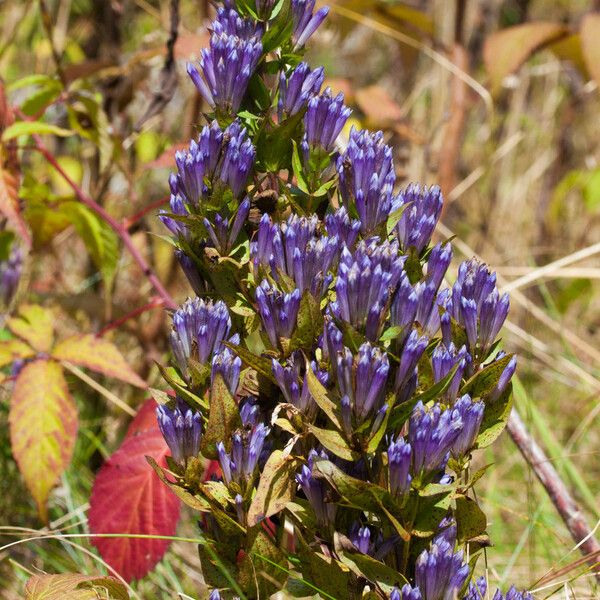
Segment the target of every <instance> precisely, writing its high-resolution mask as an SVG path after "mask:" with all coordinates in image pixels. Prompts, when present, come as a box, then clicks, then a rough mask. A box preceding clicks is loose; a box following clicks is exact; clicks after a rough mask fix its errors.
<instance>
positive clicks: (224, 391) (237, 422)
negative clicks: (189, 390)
mask: <svg viewBox="0 0 600 600" xmlns="http://www.w3.org/2000/svg"><path fill="white" fill-rule="evenodd" d="M241 426H242V421H241V419H240V412H239V410H238V407H237V404H236V402H235V400H234V399H233V397H232V395H231V393H230V392H229V389H228V388H227V385H226V384H225V381H223V377H222V376H221V375H220V374H218V375H217V376H216V378H215V380H214V381H213V382H212V386H211V389H210V412H209V415H208V425H207V426H206V432H205V433H204V436H203V437H202V454H203V455H204V456H205V457H206V458H217V450H216V445H217V443H218V442H223V443H224V444H225V446H226V447H227V446H230V445H231V434H232V433H233V431H234V430H235V429H237V428H238V427H241ZM229 449H230V448H229V447H228V450H229Z"/></svg>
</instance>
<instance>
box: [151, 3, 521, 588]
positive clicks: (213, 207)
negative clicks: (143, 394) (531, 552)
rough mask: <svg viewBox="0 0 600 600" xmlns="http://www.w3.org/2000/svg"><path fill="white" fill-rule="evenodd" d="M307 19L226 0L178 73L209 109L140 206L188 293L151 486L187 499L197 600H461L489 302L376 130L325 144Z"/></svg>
mask: <svg viewBox="0 0 600 600" xmlns="http://www.w3.org/2000/svg"><path fill="white" fill-rule="evenodd" d="M326 14H327V10H326V9H320V10H318V11H316V12H315V1H314V0H291V2H289V3H277V2H273V1H271V0H256V1H255V2H254V1H248V0H243V1H234V0H229V1H228V2H226V3H225V7H224V8H221V9H219V10H218V13H217V18H216V20H215V22H214V23H213V25H212V27H211V40H210V47H209V48H207V49H206V50H204V51H203V52H202V55H201V58H200V61H199V63H198V65H190V66H189V67H188V71H189V74H190V76H191V78H192V80H193V82H194V83H195V85H196V87H197V88H198V90H199V91H200V93H201V94H202V95H203V97H204V98H205V100H206V101H207V103H208V104H209V106H210V107H211V109H212V110H213V113H212V114H210V115H208V118H209V119H211V120H210V121H209V124H208V125H206V126H205V127H204V128H203V129H202V131H201V133H200V136H199V138H198V140H197V141H195V142H192V143H191V144H190V147H189V150H187V151H185V152H182V153H178V155H177V157H176V166H177V169H176V173H174V174H173V175H172V176H171V179H170V186H171V194H172V195H171V206H170V212H168V213H167V212H165V213H163V214H162V215H161V219H162V221H163V223H164V224H165V225H166V226H167V228H168V229H169V230H170V232H171V233H172V235H173V237H174V240H175V244H176V245H177V256H178V259H179V262H180V264H181V266H182V268H183V270H184V272H185V274H186V275H187V277H188V279H189V280H190V283H191V285H192V287H193V289H194V291H195V292H196V293H197V294H198V297H196V298H193V299H189V300H187V301H186V302H185V303H184V304H183V305H182V306H181V307H180V308H179V309H178V310H176V311H175V312H174V313H173V316H172V321H173V326H172V331H171V334H170V341H171V348H172V351H173V357H174V362H173V367H174V372H173V369H171V370H168V371H165V372H166V373H167V376H168V377H169V378H170V380H169V383H170V384H172V385H173V386H174V387H175V388H176V391H177V394H178V397H177V401H176V403H175V404H174V405H170V404H169V405H164V406H161V407H159V409H158V413H157V414H158V419H159V425H160V428H161V431H162V432H163V435H164V437H165V439H166V441H167V444H168V445H169V448H170V449H171V454H172V459H173V460H172V462H171V463H170V466H172V467H173V468H172V470H171V473H170V475H169V478H172V477H175V478H176V479H175V480H172V485H174V486H180V487H181V488H182V490H183V491H182V493H181V497H182V498H184V499H188V500H189V503H190V505H191V506H195V507H196V508H197V507H199V506H201V507H202V512H203V515H204V516H203V521H202V526H203V527H204V530H205V531H204V534H205V539H206V542H205V545H204V546H203V547H201V548H200V558H201V561H202V571H203V577H204V580H205V581H206V582H207V584H208V586H209V587H210V588H211V589H213V592H212V593H211V598H214V599H216V598H219V597H220V593H219V592H218V591H216V590H217V589H220V590H221V592H223V591H224V590H223V586H226V585H228V581H227V580H225V579H224V578H223V577H222V573H221V572H219V570H218V569H216V567H215V564H216V562H217V561H216V560H215V557H217V558H219V560H220V561H221V562H222V564H225V565H228V568H230V569H231V570H232V572H235V576H236V581H238V582H239V587H240V588H243V592H244V594H245V595H246V596H247V597H248V598H256V597H269V595H270V594H272V593H273V592H277V591H281V590H288V589H289V586H292V585H294V587H295V588H296V589H295V590H294V591H295V593H301V592H302V593H303V595H311V594H313V593H314V589H313V588H310V586H307V587H306V589H304V588H303V587H302V585H303V584H302V582H299V581H298V578H295V583H293V584H292V579H293V578H288V575H287V573H289V572H290V571H292V570H294V571H299V572H300V573H301V575H302V578H303V580H304V581H305V582H310V581H311V573H312V572H319V582H320V583H319V585H322V586H324V587H323V591H324V592H326V593H327V594H328V595H329V596H332V597H340V598H346V597H349V596H348V590H353V593H354V592H355V593H356V597H359V596H361V595H362V594H363V592H365V593H366V591H367V589H368V590H370V591H371V592H372V593H374V592H373V590H377V593H378V594H379V596H380V597H389V598H393V599H394V600H450V599H451V598H452V599H454V598H462V597H463V596H464V598H465V600H474V598H475V597H477V595H479V594H482V593H485V591H486V590H487V583H486V582H485V580H477V579H476V578H475V577H474V572H473V571H474V570H473V568H472V565H473V564H474V563H475V559H476V557H477V556H478V548H479V546H478V544H480V541H481V540H483V539H485V525H484V524H482V525H481V527H475V526H473V525H472V523H469V527H464V523H462V522H461V519H464V518H467V519H468V518H469V515H466V516H465V514H464V512H465V511H459V510H455V509H454V507H456V506H473V505H475V503H476V499H475V498H473V497H472V495H471V494H472V493H471V492H470V491H469V490H470V489H471V487H472V484H471V480H470V479H469V478H468V473H469V471H468V466H469V463H470V461H471V457H472V454H473V452H475V451H476V450H477V449H478V448H481V447H485V446H486V445H488V444H490V443H491V442H492V441H493V440H494V439H495V437H496V436H497V435H498V434H499V433H500V430H501V427H498V425H499V424H501V423H502V422H503V419H505V418H506V415H507V412H508V408H509V407H510V404H509V392H510V379H511V377H512V375H513V374H514V372H515V368H516V359H515V357H514V356H510V355H506V354H505V353H504V352H503V351H501V350H499V348H498V343H497V336H498V335H499V333H500V330H501V328H502V325H503V323H504V320H505V319H506V316H507V312H508V298H507V296H506V295H501V294H500V292H499V291H498V289H497V286H496V280H495V276H494V275H493V274H492V273H490V272H489V270H488V269H487V267H486V266H485V265H483V264H481V263H479V262H477V261H476V260H474V259H472V260H467V261H465V262H463V263H462V264H461V265H460V266H459V267H458V276H457V277H454V276H453V275H452V273H451V270H450V265H451V263H452V260H453V252H452V247H451V244H450V243H448V242H445V241H444V240H441V241H440V240H435V242H432V239H433V236H434V234H435V229H436V225H437V223H438V220H439V218H440V215H441V209H442V204H443V198H442V194H441V191H440V189H439V188H437V187H429V188H428V187H423V186H421V185H417V184H410V185H408V186H406V187H405V188H404V189H400V190H398V189H397V185H396V171H395V167H394V160H393V154H394V152H393V149H392V148H391V147H390V146H388V145H386V144H385V142H384V136H383V134H382V133H381V132H377V133H371V132H369V131H366V130H357V129H352V130H351V131H350V132H347V131H346V133H344V131H345V129H344V128H345V125H346V122H347V120H348V117H349V115H350V109H349V108H348V107H347V106H346V105H345V104H344V98H343V96H342V95H341V94H339V95H337V96H335V95H334V94H333V93H332V92H331V90H330V89H329V88H327V89H325V90H324V91H321V87H322V85H323V81H324V71H323V69H322V68H320V67H317V68H312V67H311V66H310V65H309V64H308V63H307V62H304V61H303V56H302V47H303V46H304V44H305V43H306V41H307V40H308V39H309V38H310V37H311V36H312V35H313V34H314V33H315V31H316V29H317V28H318V26H319V25H320V24H321V22H322V21H323V19H324V18H325V16H326ZM275 44H278V46H277V47H276V48H274V47H273V46H274V45H275ZM346 134H347V135H348V139H347V140H346V141H347V144H339V143H338V141H339V138H340V136H343V135H346ZM344 146H345V150H344V151H343V152H341V153H340V150H339V148H341V147H344ZM436 242H438V243H436ZM448 281H450V282H452V281H454V284H453V285H449V284H448V283H447V282H448ZM200 296H202V299H200ZM199 409H201V411H202V416H201V414H200V412H199ZM200 441H202V443H200ZM199 453H201V454H202V456H203V457H204V458H206V459H210V460H213V461H215V464H218V467H219V468H218V469H217V470H216V472H214V474H213V476H212V477H211V479H210V480H209V481H203V480H202V478H201V477H200V475H199V474H198V469H196V470H194V468H192V466H193V465H195V464H197V463H196V462H195V461H190V458H192V457H198V455H199ZM190 465H192V466H190ZM213 471H214V470H213ZM190 498H191V499H190ZM474 521H477V522H478V523H479V522H480V521H481V519H475V520H474ZM475 529H476V530H475ZM292 531H293V533H290V532H292ZM415 531H418V535H415V534H414V532H415ZM457 531H461V532H464V531H468V532H469V535H470V536H472V537H470V538H468V539H465V535H464V534H462V533H461V536H462V537H461V539H460V540H457ZM413 538H414V539H413ZM209 549H210V552H209ZM292 555H294V556H292ZM359 555H365V556H368V557H369V558H368V560H367V559H366V558H365V556H362V558H358V556H359ZM466 555H469V556H470V560H469V564H467V563H466V562H465V560H464V556H466ZM265 556H266V557H270V558H269V561H270V562H268V563H267V562H265V561H263V562H261V560H262V559H263V557H265ZM286 557H291V559H290V561H289V564H286V561H287V558H286ZM263 563H265V564H263ZM271 563H276V564H278V565H285V568H283V569H281V568H275V567H274V566H273V564H271ZM258 565H260V569H258V568H257V566H258ZM348 565H352V568H348ZM288 567H289V568H288ZM390 573H396V574H397V577H395V578H390V576H389V574H390ZM260 574H264V575H265V576H264V577H262V575H260ZM378 574H385V577H384V579H385V581H379V580H378V578H379V575H378ZM259 575H260V576H259ZM330 575H331V576H330ZM390 579H391V580H392V583H397V582H400V581H403V582H405V585H403V587H397V588H394V587H393V586H392V585H390ZM406 582H408V583H406ZM229 583H230V582H229ZM309 588H310V589H309ZM380 592H381V593H380ZM384 592H385V596H384V595H383V593H384ZM226 593H227V597H229V595H230V593H231V590H229V589H228V590H227V591H226ZM465 594H466V595H465ZM497 596H498V597H497V598H496V600H502V599H503V598H504V596H502V594H500V592H498V593H497ZM353 597H354V596H353ZM506 598H507V599H510V600H513V599H514V600H516V598H524V599H525V598H528V596H527V594H525V595H520V596H519V595H518V593H517V592H516V591H514V590H511V591H509V592H508V593H507V596H506Z"/></svg>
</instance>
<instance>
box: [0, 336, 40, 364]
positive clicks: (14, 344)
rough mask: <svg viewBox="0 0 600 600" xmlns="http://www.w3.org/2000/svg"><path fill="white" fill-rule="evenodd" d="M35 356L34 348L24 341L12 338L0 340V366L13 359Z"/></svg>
mask: <svg viewBox="0 0 600 600" xmlns="http://www.w3.org/2000/svg"><path fill="white" fill-rule="evenodd" d="M32 356H35V350H33V349H32V348H31V346H29V345H28V344H26V343H25V342H22V341H21V340H18V339H16V338H13V339H12V340H4V341H3V342H0V367H4V366H6V365H10V364H12V363H13V362H14V361H15V360H20V359H21V360H22V359H25V358H31V357H32Z"/></svg>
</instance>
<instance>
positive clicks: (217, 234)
mask: <svg viewBox="0 0 600 600" xmlns="http://www.w3.org/2000/svg"><path fill="white" fill-rule="evenodd" d="M249 214H250V199H249V198H248V197H246V198H244V200H243V202H242V203H241V204H240V205H239V207H238V210H237V212H236V214H235V218H234V219H233V220H232V221H231V223H230V220H229V219H228V218H227V217H222V216H221V215H220V214H218V213H217V214H216V215H215V216H214V218H213V221H212V222H211V221H210V220H209V219H207V218H205V219H204V221H203V222H204V227H205V228H206V231H207V232H208V236H209V238H210V240H211V241H212V243H213V245H214V247H215V248H216V249H217V250H218V252H219V254H220V255H221V256H227V255H228V254H229V253H230V252H231V250H232V249H233V247H234V246H235V243H236V241H237V239H238V237H239V235H240V232H241V231H242V227H243V226H244V223H245V222H246V219H247V218H248V215H249Z"/></svg>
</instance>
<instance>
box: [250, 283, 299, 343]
mask: <svg viewBox="0 0 600 600" xmlns="http://www.w3.org/2000/svg"><path fill="white" fill-rule="evenodd" d="M256 304H257V305H258V313H259V314H260V317H261V319H262V322H263V325H264V328H265V332H266V334H267V336H268V338H269V341H270V342H271V344H272V345H273V347H274V348H277V347H278V346H279V338H288V339H289V338H290V337H291V335H292V333H293V331H294V327H295V326H296V318H297V316H298V309H299V308H300V290H298V289H295V290H294V291H293V292H291V293H289V294H284V293H283V292H281V291H279V290H278V289H277V288H276V287H274V286H272V285H271V284H270V283H269V282H268V281H267V280H266V279H263V281H262V282H261V284H260V285H259V286H258V287H257V288H256Z"/></svg>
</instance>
